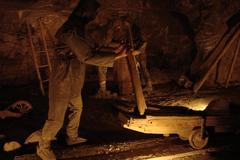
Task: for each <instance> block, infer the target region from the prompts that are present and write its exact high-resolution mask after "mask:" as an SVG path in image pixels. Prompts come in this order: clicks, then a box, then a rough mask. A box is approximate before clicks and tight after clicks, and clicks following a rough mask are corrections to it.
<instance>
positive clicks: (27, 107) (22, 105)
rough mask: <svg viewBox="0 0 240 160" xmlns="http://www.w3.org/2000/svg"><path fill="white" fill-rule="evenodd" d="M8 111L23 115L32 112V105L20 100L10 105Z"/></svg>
mask: <svg viewBox="0 0 240 160" xmlns="http://www.w3.org/2000/svg"><path fill="white" fill-rule="evenodd" d="M8 110H15V111H17V112H20V113H22V114H26V113H28V112H30V111H31V110H32V105H31V103H29V102H28V101H24V100H19V101H16V102H14V103H13V104H12V105H10V106H9V107H8Z"/></svg>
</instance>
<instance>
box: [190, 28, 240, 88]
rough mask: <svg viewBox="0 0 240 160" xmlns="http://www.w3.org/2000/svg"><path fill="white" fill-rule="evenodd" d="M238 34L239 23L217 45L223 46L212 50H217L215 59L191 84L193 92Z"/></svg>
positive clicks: (202, 82)
mask: <svg viewBox="0 0 240 160" xmlns="http://www.w3.org/2000/svg"><path fill="white" fill-rule="evenodd" d="M239 36H240V29H239V25H237V27H235V28H234V29H232V31H231V32H230V33H229V34H228V35H227V36H226V37H225V38H224V39H223V40H222V41H221V42H220V44H219V46H222V47H224V46H225V47H224V48H223V50H222V47H219V46H218V47H217V48H216V50H215V51H214V52H219V53H218V54H217V55H218V56H217V57H216V59H215V60H214V61H213V63H212V64H211V65H210V68H209V69H208V70H207V71H206V73H204V75H203V76H201V78H200V79H199V80H198V81H197V82H196V83H195V84H194V86H193V92H194V93H197V92H198V90H199V89H200V88H201V87H202V85H203V84H204V82H205V81H206V80H207V78H208V76H209V75H210V73H212V71H213V69H214V68H215V67H216V65H217V63H218V62H219V61H220V59H221V58H222V57H223V56H224V55H225V53H226V52H227V50H228V49H229V48H230V47H231V45H232V43H233V42H234V41H235V40H236V39H237V38H238V37H239Z"/></svg>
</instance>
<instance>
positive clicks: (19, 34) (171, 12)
mask: <svg viewBox="0 0 240 160" xmlns="http://www.w3.org/2000/svg"><path fill="white" fill-rule="evenodd" d="M215 1H216V0H214V1H212V2H215ZM69 2H70V3H69ZM76 2H77V0H72V1H66V0H60V1H56V0H47V1H43V0H25V1H24V4H25V5H24V4H23V1H17V0H15V1H12V2H11V4H9V3H6V2H4V1H0V4H4V5H2V6H5V7H6V6H7V7H8V8H9V10H4V11H0V15H1V17H3V18H1V19H0V22H1V24H2V25H1V26H0V41H1V43H0V66H1V68H0V75H1V76H0V85H4V84H22V83H23V84H24V83H29V82H31V81H32V80H34V79H35V80H36V78H37V77H36V73H35V70H34V67H33V61H32V53H31V50H30V47H29V42H28V39H27V38H26V25H25V22H26V20H28V21H29V22H30V23H31V26H32V28H33V29H34V30H35V33H34V34H35V36H39V27H38V26H37V20H38V18H40V17H43V20H44V23H45V24H46V26H48V29H49V31H50V33H51V34H52V36H54V34H55V32H56V30H57V29H58V27H59V26H61V24H62V23H63V22H64V21H65V20H66V18H67V16H68V15H69V14H70V13H71V9H73V8H74V7H73V6H74V5H75V4H76ZM99 2H100V3H101V5H102V6H103V7H105V8H108V9H110V10H113V11H114V12H116V13H121V12H127V13H128V14H129V15H130V16H131V17H132V18H134V19H135V21H136V22H137V24H138V25H139V26H140V27H141V30H142V34H143V38H144V39H145V40H146V41H148V47H147V56H148V67H149V69H150V71H151V70H154V69H155V68H157V69H158V70H159V71H160V72H161V70H163V69H164V70H165V69H169V70H173V71H175V70H176V71H178V72H179V73H180V72H187V71H188V70H189V68H190V65H191V63H192V61H193V58H194V57H195V54H196V43H195V35H196V34H197V33H198V32H199V30H200V29H201V28H200V27H199V26H201V25H200V23H201V22H202V21H204V16H207V15H208V12H209V10H210V9H209V8H206V6H218V3H210V2H211V1H206V0H201V1H200V0H161V1H159V0H99ZM200 2H201V3H200ZM216 2H220V1H216ZM239 3H240V2H239V1H237V0H221V4H222V5H226V6H228V9H227V10H224V11H225V12H223V13H222V14H221V15H223V16H224V17H225V18H226V19H228V18H229V17H231V15H233V14H234V13H236V12H237V11H238V10H239ZM203 4H210V5H203ZM229 4H230V5H229ZM203 6H205V8H203ZM217 8H218V7H217ZM218 9H219V8H218ZM203 15H204V16H203ZM238 59H239V58H238ZM227 61H229V59H228V60H227ZM238 61H239V60H237V62H238ZM221 63H223V64H224V61H222V62H221ZM227 63H229V62H227ZM19 66H20V67H19ZM235 71H238V69H236V68H235V70H234V72H235ZM160 75H161V74H160ZM234 75H236V74H234ZM218 77H219V76H218ZM153 78H154V79H160V78H159V77H153ZM234 79H235V80H236V79H238V78H234ZM215 80H216V76H214V78H213V80H211V81H212V82H213V81H215ZM235 80H234V81H235Z"/></svg>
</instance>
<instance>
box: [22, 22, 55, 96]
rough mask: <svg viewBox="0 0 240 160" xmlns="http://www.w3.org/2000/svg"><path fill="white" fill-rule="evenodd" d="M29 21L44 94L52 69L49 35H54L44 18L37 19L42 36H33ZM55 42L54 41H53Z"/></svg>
mask: <svg viewBox="0 0 240 160" xmlns="http://www.w3.org/2000/svg"><path fill="white" fill-rule="evenodd" d="M26 23H27V32H28V39H29V43H30V47H31V51H32V55H33V62H34V66H35V69H36V72H37V77H38V80H39V86H40V89H41V92H42V95H46V91H45V90H46V88H47V86H48V82H49V74H50V73H51V71H52V66H51V61H50V56H49V49H48V43H47V36H49V37H48V38H50V39H51V40H53V39H52V37H51V36H50V34H49V32H48V30H47V28H46V26H45V25H44V23H43V21H42V18H39V19H38V20H37V24H38V25H39V33H40V36H38V37H37V38H36V37H35V36H33V33H32V31H33V30H32V27H31V25H30V23H29V21H27V22H26ZM53 43H54V42H53Z"/></svg>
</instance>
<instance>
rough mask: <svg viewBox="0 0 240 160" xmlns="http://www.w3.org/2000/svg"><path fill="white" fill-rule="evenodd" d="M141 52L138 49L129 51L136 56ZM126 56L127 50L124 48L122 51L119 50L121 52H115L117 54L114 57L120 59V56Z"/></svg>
mask: <svg viewBox="0 0 240 160" xmlns="http://www.w3.org/2000/svg"><path fill="white" fill-rule="evenodd" d="M140 53H141V52H140V51H139V50H133V51H132V52H131V54H132V55H133V56H137V55H139V54H140ZM126 56H127V50H126V49H124V50H123V51H121V52H119V53H118V54H117V56H116V57H115V60H118V59H120V58H123V57H126Z"/></svg>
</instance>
